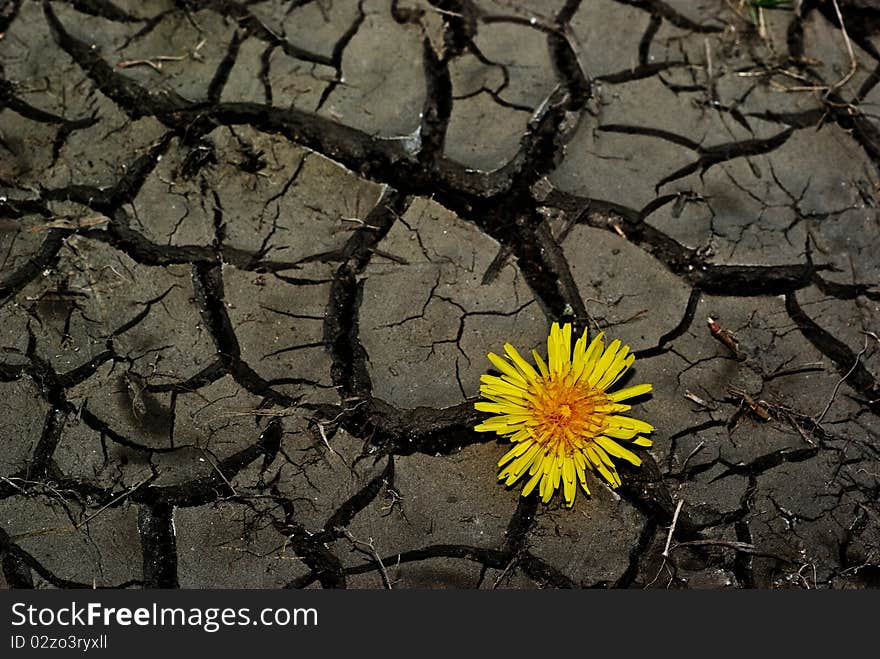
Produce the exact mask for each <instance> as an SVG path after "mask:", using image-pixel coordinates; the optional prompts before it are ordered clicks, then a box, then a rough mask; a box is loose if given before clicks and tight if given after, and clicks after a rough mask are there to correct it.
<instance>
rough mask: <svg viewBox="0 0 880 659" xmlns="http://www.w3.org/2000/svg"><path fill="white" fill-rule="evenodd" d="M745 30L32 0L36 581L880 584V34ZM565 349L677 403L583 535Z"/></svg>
mask: <svg viewBox="0 0 880 659" xmlns="http://www.w3.org/2000/svg"><path fill="white" fill-rule="evenodd" d="M742 4H743V3H741V2H739V1H732V2H722V1H721V0H718V1H713V0H700V1H697V2H692V1H690V0H688V1H684V0H643V1H639V0H589V1H583V2H578V1H577V0H568V1H566V2H562V1H561V0H559V1H551V0H545V1H541V2H533V3H527V2H516V1H514V0H432V3H428V2H421V1H419V0H397V1H390V0H360V1H359V2H358V1H356V0H351V1H347V0H346V1H341V0H262V1H261V0H250V1H245V0H240V1H238V2H234V1H232V0H178V1H176V2H175V1H174V0H149V1H147V2H135V1H134V0H69V1H66V2H62V1H53V2H41V1H36V0H4V1H2V2H0V65H2V73H3V75H2V80H0V154H2V156H0V187H2V190H0V192H2V198H0V259H2V264H0V352H2V355H0V442H2V450H0V560H2V575H0V586H2V587H10V588H31V587H34V588H48V587H59V588H76V587H79V588H91V587H93V586H97V587H176V586H180V587H189V588H206V587H262V588H279V587H291V588H305V587H318V586H320V587H350V588H361V587H383V586H386V587H387V586H393V587H395V588H403V587H452V588H474V587H480V588H495V587H497V588H535V587H597V586H598V587H632V588H642V587H652V588H666V587H673V588H682V587H690V588H714V587H761V588H785V587H792V588H862V587H876V586H878V585H880V518H878V515H880V508H878V504H877V499H878V488H880V425H878V423H877V415H878V413H880V402H878V400H880V384H878V381H877V377H878V375H877V374H878V373H880V359H878V354H880V344H878V338H877V334H876V333H878V332H880V310H878V303H880V289H878V288H877V286H876V284H877V277H878V266H877V264H878V261H877V254H878V251H880V231H878V228H880V227H878V211H877V206H878V181H880V177H878V165H880V121H878V119H877V116H878V115H877V108H876V105H877V104H878V103H880V86H878V84H877V83H878V81H880V52H878V47H880V36H878V35H880V32H875V31H874V30H875V28H877V27H878V26H880V11H877V10H875V9H874V8H873V5H874V4H876V3H869V2H846V1H845V0H840V2H839V5H837V6H839V7H841V11H842V12H843V15H844V16H845V20H844V26H845V27H846V30H845V31H844V30H842V29H841V24H840V21H839V20H838V18H837V13H836V7H835V4H834V3H833V2H832V1H830V0H825V1H824V2H818V1H815V0H814V1H809V0H805V1H804V2H803V3H799V4H800V5H801V10H800V13H799V14H797V13H795V12H794V11H792V10H791V9H784V10H778V11H765V12H764V13H763V19H762V22H761V28H760V30H759V29H757V28H756V26H755V25H753V24H752V23H751V21H750V19H749V17H748V13H747V12H746V11H745V10H741V11H739V12H738V11H737V10H740V9H741V5H742ZM848 44H851V47H852V54H853V57H852V58H851V57H850V55H849V51H848V48H847V45H848ZM853 65H854V66H853ZM707 317H712V318H713V319H715V321H716V322H717V323H718V327H720V328H721V329H722V330H723V331H724V332H730V333H732V334H733V335H734V336H735V338H736V343H731V344H730V346H728V345H726V344H725V343H724V342H722V341H720V340H719V337H718V336H715V335H713V332H712V331H711V330H710V328H709V326H708V325H707V321H706V319H707ZM554 320H557V321H570V322H574V323H575V325H576V327H577V328H579V329H583V328H589V329H590V331H591V332H595V331H597V330H598V329H607V331H608V333H609V334H611V335H613V336H618V337H620V338H621V339H623V340H624V341H625V342H627V343H629V344H630V345H631V346H632V347H633V349H634V350H636V351H637V352H636V354H637V356H638V357H639V359H638V360H637V362H636V367H635V368H634V371H635V373H634V381H636V380H637V381H645V382H652V383H653V384H654V394H653V397H651V398H650V399H649V400H647V401H646V402H644V403H643V404H642V405H640V406H639V408H638V412H639V416H640V417H641V418H645V419H648V420H650V421H651V422H652V423H653V424H654V425H656V426H657V428H658V430H657V432H656V433H655V436H654V442H655V443H654V447H653V448H651V449H650V450H649V451H645V452H644V458H645V464H644V466H643V467H642V468H641V469H638V470H636V469H626V467H625V465H624V466H622V476H623V480H624V485H623V487H622V488H621V489H620V490H619V491H611V490H609V489H607V488H605V487H603V486H602V485H601V484H599V482H598V481H597V480H593V481H592V482H591V489H592V490H593V492H594V494H593V496H592V497H590V498H587V497H580V498H579V500H578V501H577V502H576V505H575V507H574V509H573V510H567V509H564V508H562V507H561V506H560V504H559V497H558V496H557V498H556V499H554V502H553V503H551V505H548V506H544V505H540V504H538V503H537V502H536V501H535V499H534V498H527V499H524V498H522V497H520V496H519V489H518V488H514V489H505V488H504V487H502V486H501V485H500V484H498V483H497V482H496V466H495V465H496V462H497V460H498V458H499V457H500V456H501V455H502V454H503V452H504V451H505V450H506V449H505V447H504V446H503V444H502V443H501V442H499V441H497V440H496V439H495V438H493V437H489V436H487V435H486V434H477V433H475V432H474V431H473V430H472V428H473V425H474V424H475V423H477V422H478V421H479V419H480V418H481V414H480V413H477V412H475V411H474V409H473V402H474V400H475V396H476V395H477V393H478V386H479V375H480V373H482V372H484V370H485V369H486V368H487V365H488V364H487V361H486V359H485V353H486V352H487V351H488V350H498V349H499V347H500V346H501V345H502V343H503V342H505V341H511V342H513V343H514V344H516V345H517V346H519V347H520V348H524V349H529V348H532V347H540V345H541V342H542V341H543V340H544V337H546V332H547V328H548V326H549V323H550V322H552V321H554ZM725 336H729V335H725ZM679 505H680V510H679V511H678V515H677V517H676V515H675V513H676V510H677V508H678V507H679ZM674 517H675V520H674V521H673V518H674ZM671 527H672V528H673V532H672V533H670V528H671ZM664 556H666V557H667V558H666V559H664Z"/></svg>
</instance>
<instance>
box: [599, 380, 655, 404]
mask: <svg viewBox="0 0 880 659" xmlns="http://www.w3.org/2000/svg"><path fill="white" fill-rule="evenodd" d="M653 388H654V387H653V386H652V385H650V384H647V383H646V384H637V385H634V386H632V387H627V388H626V389H621V390H620V391H614V392H611V393H610V394H608V399H609V400H611V401H613V402H615V403H616V402H617V401H620V400H626V399H628V398H635V397H636V396H641V395H643V394H646V393H648V392H650V391H651V390H653Z"/></svg>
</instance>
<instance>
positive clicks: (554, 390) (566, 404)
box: [528, 375, 608, 449]
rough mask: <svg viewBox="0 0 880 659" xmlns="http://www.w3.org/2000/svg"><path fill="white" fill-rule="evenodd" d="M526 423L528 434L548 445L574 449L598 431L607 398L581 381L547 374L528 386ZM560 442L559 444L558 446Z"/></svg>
mask: <svg viewBox="0 0 880 659" xmlns="http://www.w3.org/2000/svg"><path fill="white" fill-rule="evenodd" d="M531 393H532V394H533V400H532V401H530V404H529V411H530V412H531V415H532V421H531V423H529V424H528V425H529V426H530V430H531V432H532V436H533V437H534V438H535V440H536V441H538V442H539V443H540V444H544V445H547V447H548V448H565V449H571V448H574V447H575V445H576V444H581V442H578V441H577V439H581V440H582V441H589V440H590V439H592V438H593V437H595V436H596V435H598V434H599V433H600V432H601V431H602V427H603V426H604V419H605V415H606V411H605V409H604V405H605V403H607V401H608V397H607V396H606V395H605V393H604V392H602V391H600V390H597V389H593V388H591V387H589V386H586V385H585V384H583V383H576V384H571V383H569V382H566V381H565V378H564V377H563V378H558V377H554V376H552V375H551V376H550V377H549V378H545V379H543V380H541V381H540V382H538V383H536V384H535V385H533V386H532V390H531ZM560 444H561V446H560Z"/></svg>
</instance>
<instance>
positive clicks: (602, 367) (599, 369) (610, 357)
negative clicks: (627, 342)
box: [588, 339, 620, 387]
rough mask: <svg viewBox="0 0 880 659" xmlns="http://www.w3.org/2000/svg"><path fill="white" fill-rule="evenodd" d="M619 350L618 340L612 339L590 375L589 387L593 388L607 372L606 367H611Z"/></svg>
mask: <svg viewBox="0 0 880 659" xmlns="http://www.w3.org/2000/svg"><path fill="white" fill-rule="evenodd" d="M619 349H620V339H614V340H613V341H612V342H611V343H610V344H609V345H608V347H607V348H606V349H605V352H604V353H603V354H602V356H601V357H600V358H599V362H598V363H597V364H596V368H594V369H593V372H592V373H590V378H589V380H588V382H589V383H590V386H591V387H595V386H596V384H597V383H598V382H599V380H600V379H601V378H602V376H603V375H605V372H606V371H607V370H608V367H609V366H611V362H613V361H614V358H615V357H616V356H617V351H618V350H619Z"/></svg>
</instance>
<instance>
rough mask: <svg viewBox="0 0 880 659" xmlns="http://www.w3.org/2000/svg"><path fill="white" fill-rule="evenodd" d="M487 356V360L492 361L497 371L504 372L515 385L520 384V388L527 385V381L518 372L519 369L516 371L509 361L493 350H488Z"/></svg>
mask: <svg viewBox="0 0 880 659" xmlns="http://www.w3.org/2000/svg"><path fill="white" fill-rule="evenodd" d="M488 357H489V361H490V362H492V365H493V366H494V367H495V368H497V369H498V370H499V371H501V372H502V373H504V375H506V376H507V377H509V378H510V380H511V381H512V382H515V383H516V384H517V385H521V388H522V389H525V388H526V387H527V386H528V383H527V382H526V381H525V379H523V377H522V376H521V375H520V374H519V371H517V370H516V369H515V368H514V367H513V366H512V365H511V364H510V363H509V362H507V361H505V360H504V359H503V358H502V357H499V356H498V355H496V354H495V353H494V352H490V353H489V355H488Z"/></svg>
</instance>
